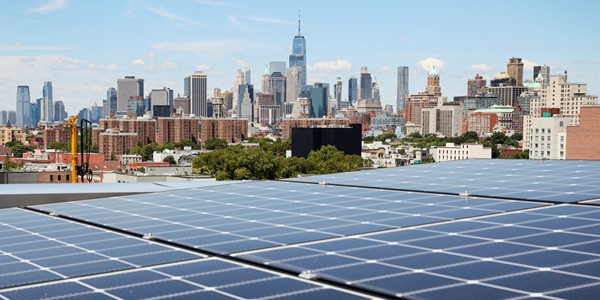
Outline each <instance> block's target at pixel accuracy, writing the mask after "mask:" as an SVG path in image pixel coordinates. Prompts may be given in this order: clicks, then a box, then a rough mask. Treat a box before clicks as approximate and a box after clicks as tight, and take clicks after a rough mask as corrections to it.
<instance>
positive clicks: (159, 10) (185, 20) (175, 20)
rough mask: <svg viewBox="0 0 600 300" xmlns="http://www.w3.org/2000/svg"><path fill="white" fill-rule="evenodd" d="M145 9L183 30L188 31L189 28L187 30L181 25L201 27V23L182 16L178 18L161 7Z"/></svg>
mask: <svg viewBox="0 0 600 300" xmlns="http://www.w3.org/2000/svg"><path fill="white" fill-rule="evenodd" d="M146 9H147V10H149V11H151V12H153V13H155V14H157V15H159V16H162V17H165V18H167V19H169V20H171V21H173V23H174V25H178V26H180V27H182V28H183V29H189V28H187V27H185V26H181V25H195V26H201V25H203V24H202V23H201V22H198V21H195V20H192V19H189V18H186V17H184V16H180V15H178V14H175V13H172V12H170V11H168V10H166V9H164V8H162V7H160V8H159V7H146Z"/></svg>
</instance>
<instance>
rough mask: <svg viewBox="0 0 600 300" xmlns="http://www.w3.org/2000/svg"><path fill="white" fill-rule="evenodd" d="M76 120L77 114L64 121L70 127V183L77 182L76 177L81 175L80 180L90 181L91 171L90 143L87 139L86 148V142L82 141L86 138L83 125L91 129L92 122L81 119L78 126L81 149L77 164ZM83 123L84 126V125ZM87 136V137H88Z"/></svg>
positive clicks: (77, 118)
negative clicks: (79, 160)
mask: <svg viewBox="0 0 600 300" xmlns="http://www.w3.org/2000/svg"><path fill="white" fill-rule="evenodd" d="M77 120H79V116H72V117H70V118H69V120H68V121H67V123H65V125H66V126H69V127H71V182H72V183H77V182H78V179H77V176H81V182H82V183H83V182H85V179H87V180H88V182H91V181H92V171H91V170H90V143H89V141H88V143H87V149H86V144H85V143H84V139H85V138H86V137H85V136H84V127H85V128H86V129H91V128H92V126H91V125H92V123H91V122H90V121H89V120H86V119H81V125H82V126H81V127H80V130H81V131H80V134H81V139H79V140H80V142H81V145H80V147H79V148H80V150H81V153H80V154H81V156H80V159H81V164H79V165H78V164H77V158H78V155H77V140H78V136H77ZM84 125H85V126H84ZM88 138H89V137H88Z"/></svg>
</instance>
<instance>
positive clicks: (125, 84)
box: [117, 76, 144, 112]
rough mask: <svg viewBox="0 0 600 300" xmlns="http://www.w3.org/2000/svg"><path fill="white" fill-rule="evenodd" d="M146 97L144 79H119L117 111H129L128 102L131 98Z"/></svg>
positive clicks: (132, 77) (131, 77)
mask: <svg viewBox="0 0 600 300" xmlns="http://www.w3.org/2000/svg"><path fill="white" fill-rule="evenodd" d="M135 96H138V97H143V96H144V79H141V78H135V76H125V78H119V79H117V111H118V112H126V111H127V101H129V99H130V98H131V97H135Z"/></svg>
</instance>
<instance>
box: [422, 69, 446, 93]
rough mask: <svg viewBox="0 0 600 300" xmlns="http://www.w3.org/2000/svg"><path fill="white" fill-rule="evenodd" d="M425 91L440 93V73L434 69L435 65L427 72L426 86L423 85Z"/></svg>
mask: <svg viewBox="0 0 600 300" xmlns="http://www.w3.org/2000/svg"><path fill="white" fill-rule="evenodd" d="M425 91H426V92H427V93H430V94H433V95H434V96H441V95H442V88H441V87H440V74H439V73H438V71H437V70H436V69H435V66H433V68H432V69H431V71H429V74H427V87H425Z"/></svg>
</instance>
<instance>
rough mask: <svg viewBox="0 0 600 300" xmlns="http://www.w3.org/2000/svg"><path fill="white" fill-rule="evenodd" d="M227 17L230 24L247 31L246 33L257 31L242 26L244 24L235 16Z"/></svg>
mask: <svg viewBox="0 0 600 300" xmlns="http://www.w3.org/2000/svg"><path fill="white" fill-rule="evenodd" d="M226 17H227V19H228V20H229V22H230V23H231V24H232V25H233V27H235V28H238V29H242V30H246V31H256V29H254V28H252V27H248V26H246V25H244V24H242V22H241V21H240V20H239V19H238V18H236V17H235V16H232V15H227V16H226Z"/></svg>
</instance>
